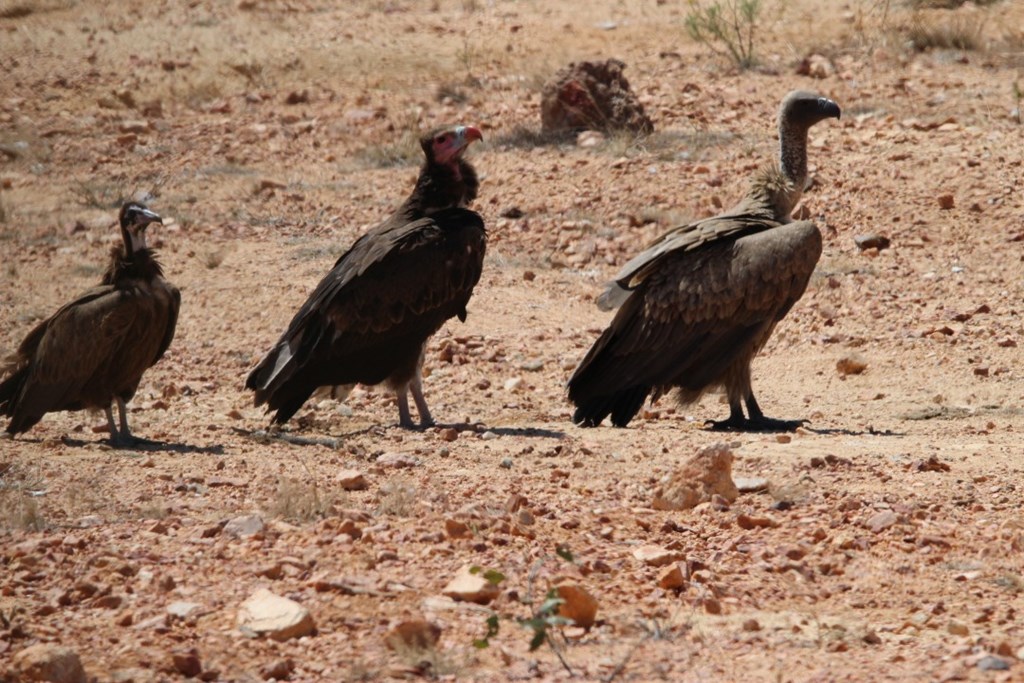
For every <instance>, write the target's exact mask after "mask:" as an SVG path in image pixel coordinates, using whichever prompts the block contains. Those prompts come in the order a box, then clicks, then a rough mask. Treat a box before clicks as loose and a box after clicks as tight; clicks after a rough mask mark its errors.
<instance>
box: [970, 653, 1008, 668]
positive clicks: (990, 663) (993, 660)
mask: <svg viewBox="0 0 1024 683" xmlns="http://www.w3.org/2000/svg"><path fill="white" fill-rule="evenodd" d="M977 666H978V668H979V669H981V670H982V671H1006V670H1007V669H1009V668H1010V663H1009V662H1007V661H1006V660H1005V659H1003V658H1002V657H996V656H995V655H985V656H984V657H982V658H981V659H979V660H978V664H977Z"/></svg>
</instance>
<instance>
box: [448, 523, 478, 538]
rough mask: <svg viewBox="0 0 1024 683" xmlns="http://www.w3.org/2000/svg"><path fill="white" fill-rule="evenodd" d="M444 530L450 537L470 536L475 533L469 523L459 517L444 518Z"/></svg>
mask: <svg viewBox="0 0 1024 683" xmlns="http://www.w3.org/2000/svg"><path fill="white" fill-rule="evenodd" d="M444 532H445V534H447V536H448V538H468V537H469V536H472V535H473V534H472V533H471V532H470V530H469V525H468V524H466V523H464V522H460V521H458V520H457V519H446V520H444Z"/></svg>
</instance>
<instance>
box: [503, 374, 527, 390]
mask: <svg viewBox="0 0 1024 683" xmlns="http://www.w3.org/2000/svg"><path fill="white" fill-rule="evenodd" d="M521 386H523V378H522V377H510V378H509V379H507V380H505V384H504V387H505V391H515V390H517V389H518V388H519V387H521Z"/></svg>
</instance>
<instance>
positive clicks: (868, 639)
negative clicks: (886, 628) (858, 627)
mask: <svg viewBox="0 0 1024 683" xmlns="http://www.w3.org/2000/svg"><path fill="white" fill-rule="evenodd" d="M861 640H863V641H864V642H865V643H867V644H868V645H881V644H882V639H881V638H880V637H879V636H878V634H877V633H875V632H874V630H873V629H870V628H869V629H868V630H867V633H865V634H864V637H863V638H861Z"/></svg>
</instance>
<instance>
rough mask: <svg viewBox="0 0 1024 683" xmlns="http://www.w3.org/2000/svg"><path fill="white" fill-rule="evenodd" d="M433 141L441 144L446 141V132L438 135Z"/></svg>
mask: <svg viewBox="0 0 1024 683" xmlns="http://www.w3.org/2000/svg"><path fill="white" fill-rule="evenodd" d="M435 142H437V143H438V144H440V145H443V144H444V143H446V142H448V134H447V133H446V134H444V135H438V136H437V140H436V141H435Z"/></svg>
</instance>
